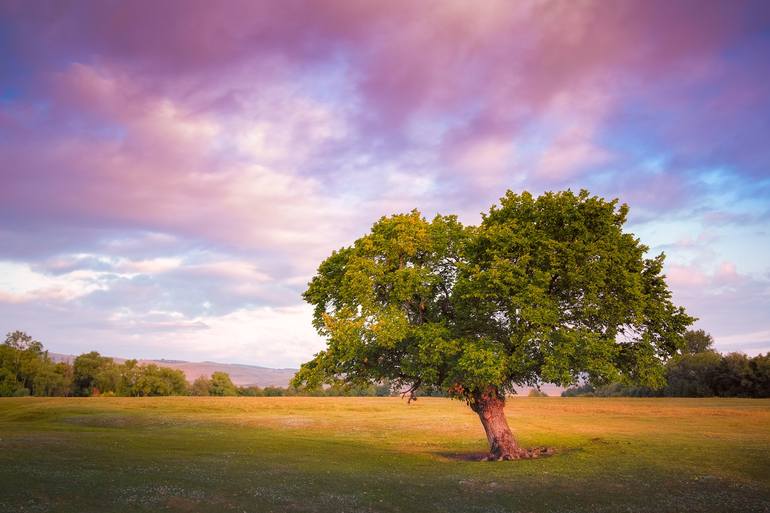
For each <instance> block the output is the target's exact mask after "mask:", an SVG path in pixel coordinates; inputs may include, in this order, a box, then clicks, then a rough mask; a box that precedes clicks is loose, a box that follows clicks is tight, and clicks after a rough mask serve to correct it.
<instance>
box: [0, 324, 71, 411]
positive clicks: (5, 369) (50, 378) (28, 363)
mask: <svg viewBox="0 0 770 513" xmlns="http://www.w3.org/2000/svg"><path fill="white" fill-rule="evenodd" d="M68 379H69V375H68V372H67V369H66V368H62V366H61V365H58V364H54V363H53V362H52V361H51V359H50V358H49V356H48V352H47V351H45V350H44V349H43V344H41V343H40V342H38V341H37V340H33V339H32V337H31V336H29V335H27V334H26V333H24V332H22V331H14V332H12V333H8V335H7V336H6V339H5V342H3V344H2V345H0V396H24V395H37V396H50V395H66V393H67V391H68V389H69V381H68Z"/></svg>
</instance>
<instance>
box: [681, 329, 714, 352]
mask: <svg viewBox="0 0 770 513" xmlns="http://www.w3.org/2000/svg"><path fill="white" fill-rule="evenodd" d="M713 350H714V338H713V337H712V336H711V334H710V333H706V332H705V331H704V330H687V332H686V333H685V334H684V347H683V348H682V353H686V354H696V353H703V352H706V351H713Z"/></svg>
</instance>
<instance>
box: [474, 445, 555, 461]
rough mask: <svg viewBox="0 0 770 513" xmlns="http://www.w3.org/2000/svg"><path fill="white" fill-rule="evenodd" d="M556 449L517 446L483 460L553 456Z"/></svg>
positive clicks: (528, 458)
mask: <svg viewBox="0 0 770 513" xmlns="http://www.w3.org/2000/svg"><path fill="white" fill-rule="evenodd" d="M555 452H556V450H555V449H554V448H553V447H533V448H531V449H523V448H517V449H516V450H515V451H514V452H511V453H506V454H502V455H499V456H497V455H494V454H490V455H488V456H487V457H486V458H484V459H482V460H481V461H512V460H533V459H536V458H540V457H545V456H553V455H554V453H555Z"/></svg>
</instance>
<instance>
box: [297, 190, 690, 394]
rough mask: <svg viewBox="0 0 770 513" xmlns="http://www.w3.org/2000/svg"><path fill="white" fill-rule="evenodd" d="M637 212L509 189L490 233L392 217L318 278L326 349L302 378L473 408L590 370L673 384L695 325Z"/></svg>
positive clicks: (317, 311)
mask: <svg viewBox="0 0 770 513" xmlns="http://www.w3.org/2000/svg"><path fill="white" fill-rule="evenodd" d="M627 211H628V209H627V207H626V206H625V205H622V206H618V205H617V202H616V201H609V202H608V201H605V200H603V199H601V198H598V197H592V196H590V195H589V194H588V193H587V192H586V191H581V192H580V193H579V194H574V193H572V192H571V191H566V192H560V193H547V194H544V195H543V196H540V197H538V198H534V197H533V196H531V195H530V194H529V193H523V194H515V193H513V192H510V191H509V192H508V193H507V194H506V195H505V196H504V197H503V198H502V199H501V202H500V205H496V206H493V207H492V208H491V209H490V211H489V212H488V213H487V214H486V215H484V216H483V221H482V223H481V225H480V226H479V227H464V226H462V225H461V224H460V223H459V222H458V221H457V219H456V217H454V216H436V217H435V218H434V219H433V220H432V221H427V220H426V219H424V218H423V217H422V216H421V215H420V213H419V212H417V211H412V212H411V213H409V214H400V215H394V216H391V217H383V218H382V219H380V220H379V221H378V222H377V223H375V225H374V226H373V227H372V230H371V232H370V233H369V234H367V235H365V236H363V237H362V238H360V239H358V240H357V241H355V243H354V244H353V245H352V246H350V247H345V248H342V249H340V250H339V251H336V252H334V253H332V255H331V256H330V257H329V258H327V259H326V260H325V261H324V262H322V263H321V265H320V266H319V268H318V272H317V274H316V276H315V277H314V278H313V280H312V281H311V282H310V284H309V286H308V289H307V291H306V292H305V294H304V296H303V297H304V298H305V300H306V301H308V302H309V303H310V304H311V305H313V307H314V316H313V324H314V326H315V328H316V329H317V330H318V332H319V333H320V334H321V335H322V336H324V337H325V338H326V339H327V348H326V350H324V351H321V352H320V353H318V354H317V355H316V356H315V357H314V358H313V359H312V360H311V361H309V362H307V363H305V364H304V365H303V366H302V368H301V369H300V371H299V372H298V373H297V375H296V376H295V378H294V381H293V384H294V385H295V386H305V387H309V388H316V387H318V386H320V385H321V384H323V383H328V384H332V385H335V384H340V383H345V384H348V385H351V386H362V385H365V384H372V383H377V382H379V381H381V380H383V379H387V380H391V381H392V383H393V385H394V386H395V387H396V388H400V389H408V390H410V391H412V392H413V391H415V390H418V389H421V388H422V389H426V390H429V391H430V390H438V391H443V392H448V393H450V394H452V395H453V396H455V397H460V398H462V399H465V400H466V401H468V402H472V401H473V400H474V398H476V397H478V396H479V394H482V393H483V392H484V391H486V390H488V389H490V388H491V389H493V390H495V391H497V393H499V394H503V393H506V392H508V393H513V392H514V386H515V385H530V386H533V385H535V384H537V383H539V382H542V381H547V382H553V383H557V384H562V385H568V384H571V383H574V382H576V381H577V380H578V379H579V378H580V377H582V376H588V377H589V379H591V380H592V381H593V382H596V383H604V382H611V381H617V380H625V381H628V382H635V383H641V384H645V385H651V386H660V385H662V384H663V371H664V367H663V363H664V361H665V360H666V359H667V358H668V357H670V356H671V355H672V354H674V353H675V352H676V351H677V350H679V349H680V348H681V347H682V346H683V343H684V342H683V337H682V335H683V333H684V331H685V329H686V328H687V326H688V325H690V324H691V323H692V322H693V318H692V317H690V316H688V315H687V314H686V313H685V312H684V310H683V309H682V308H679V307H676V306H674V305H673V304H672V302H671V294H670V292H669V290H668V287H667V286H666V283H665V281H664V276H663V274H662V269H663V255H659V256H657V257H654V258H645V253H646V252H647V249H648V248H647V247H646V246H644V245H643V244H641V243H640V242H639V240H638V239H637V238H635V237H634V236H633V235H632V234H628V233H624V232H623V230H622V227H623V224H624V223H625V220H626V215H627Z"/></svg>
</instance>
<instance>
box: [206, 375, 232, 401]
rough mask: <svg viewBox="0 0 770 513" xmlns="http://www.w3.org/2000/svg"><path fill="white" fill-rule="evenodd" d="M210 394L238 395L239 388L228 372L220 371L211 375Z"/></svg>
mask: <svg viewBox="0 0 770 513" xmlns="http://www.w3.org/2000/svg"><path fill="white" fill-rule="evenodd" d="M209 395H220V396H222V395H230V396H232V395H238V389H237V388H236V387H235V385H234V384H233V381H232V380H231V379H230V375H229V374H228V373H226V372H221V371H218V372H215V373H213V374H212V375H211V385H210V386H209Z"/></svg>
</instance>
